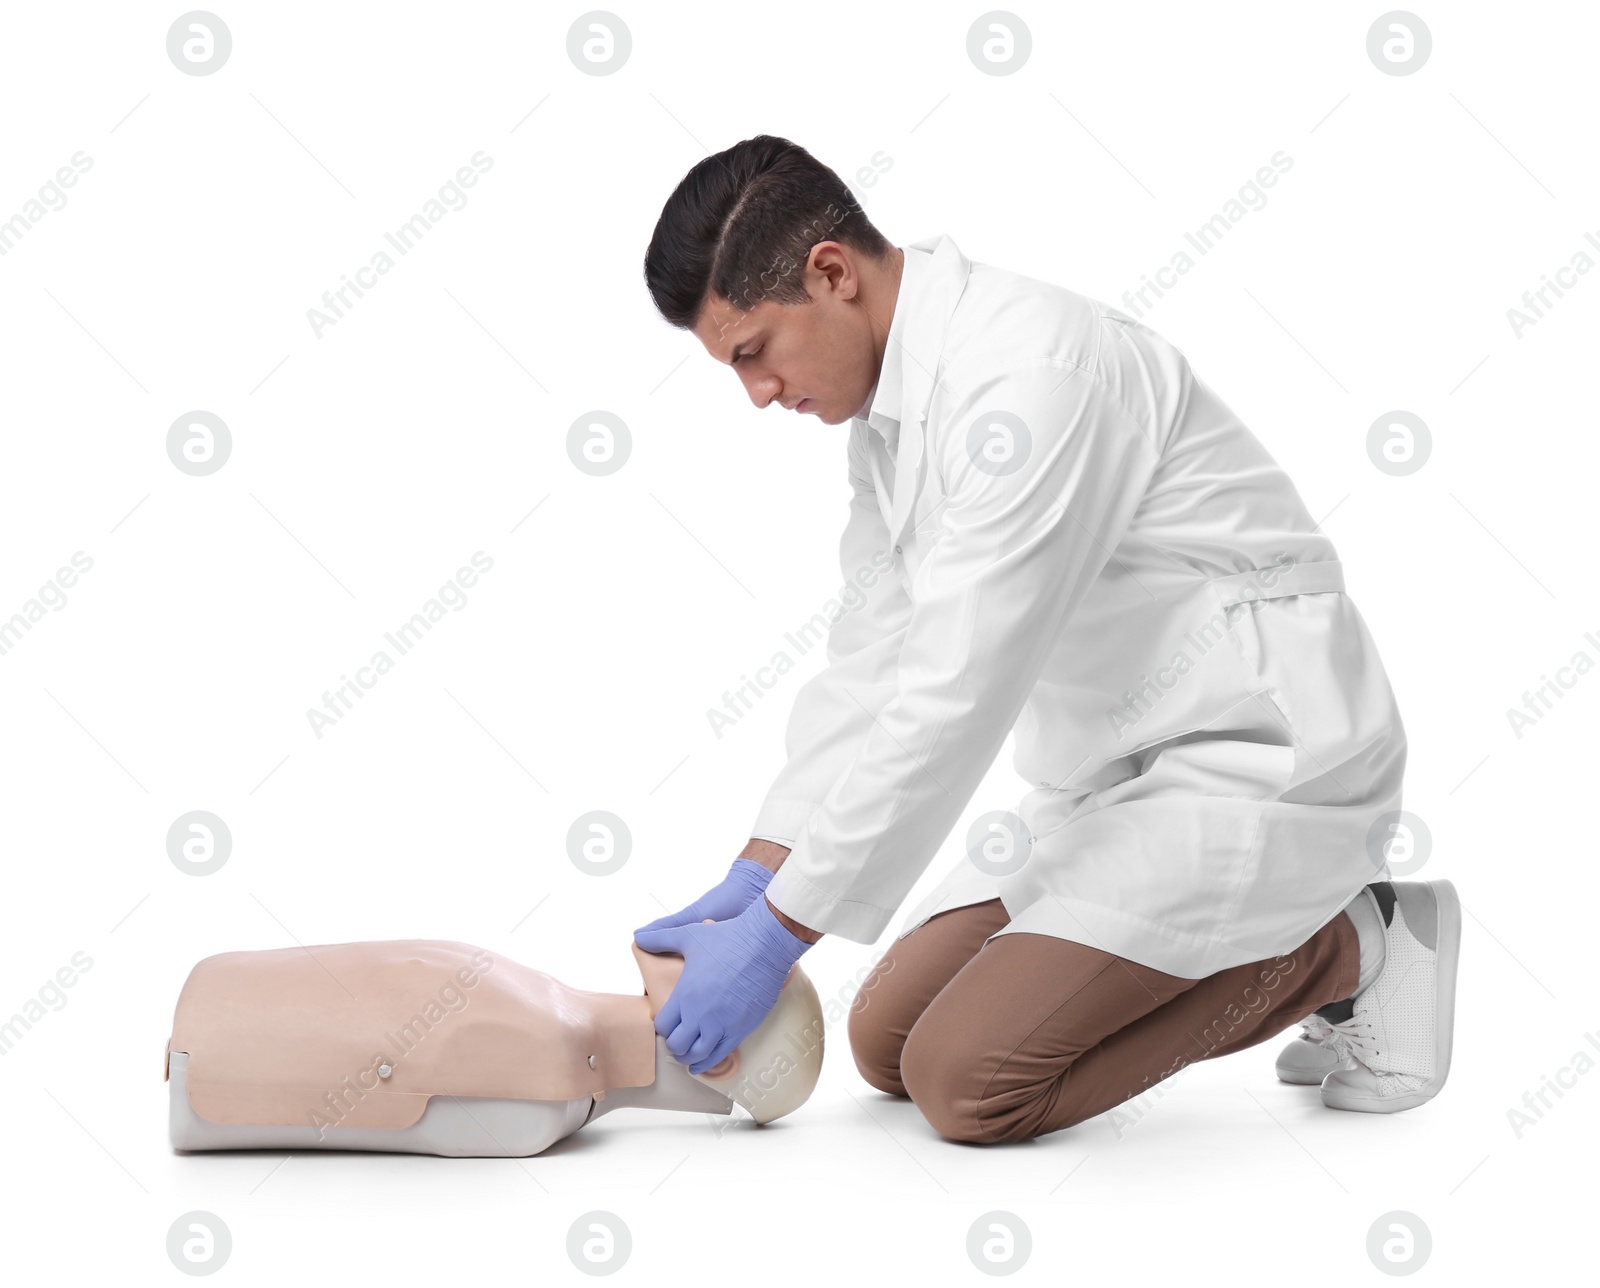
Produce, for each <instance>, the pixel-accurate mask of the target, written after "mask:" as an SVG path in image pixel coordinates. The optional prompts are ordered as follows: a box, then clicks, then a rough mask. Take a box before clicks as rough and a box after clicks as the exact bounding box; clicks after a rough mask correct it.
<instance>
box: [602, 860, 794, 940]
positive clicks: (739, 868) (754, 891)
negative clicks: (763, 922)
mask: <svg viewBox="0 0 1600 1288" xmlns="http://www.w3.org/2000/svg"><path fill="white" fill-rule="evenodd" d="M771 880H772V871H771V869H769V868H764V867H762V866H761V865H760V864H759V863H757V862H756V861H755V860H754V859H735V860H734V861H733V866H732V867H731V868H729V869H728V875H727V876H725V877H723V878H722V883H721V884H720V885H715V886H712V887H711V889H709V890H707V891H706V892H705V893H704V894H703V895H701V896H700V897H699V898H698V899H696V900H695V901H694V902H693V903H691V904H690V905H689V906H688V907H687V908H682V909H680V910H679V911H677V912H669V913H668V914H667V915H666V916H664V917H657V918H656V919H655V920H654V921H652V922H651V923H650V924H649V925H647V926H640V927H639V929H638V930H636V931H634V932H633V933H634V934H635V935H638V934H639V933H640V932H641V931H645V930H665V929H667V927H669V926H684V925H688V924H690V923H692V922H699V921H705V920H706V919H707V918H710V919H711V920H712V921H726V920H728V918H729V917H737V916H738V915H739V914H740V913H741V912H743V911H744V910H745V909H746V908H748V907H749V906H750V902H751V900H753V899H755V898H756V897H757V896H758V895H760V894H762V893H763V892H764V891H765V890H766V888H767V882H769V881H771ZM639 947H641V948H644V945H643V944H640V945H639ZM645 951H646V952H648V951H649V949H645Z"/></svg>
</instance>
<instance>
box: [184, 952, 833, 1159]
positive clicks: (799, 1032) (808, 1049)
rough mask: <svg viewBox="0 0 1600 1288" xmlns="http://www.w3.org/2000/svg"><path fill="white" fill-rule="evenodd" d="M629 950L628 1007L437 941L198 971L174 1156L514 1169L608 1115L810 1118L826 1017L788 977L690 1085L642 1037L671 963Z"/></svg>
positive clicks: (802, 984)
mask: <svg viewBox="0 0 1600 1288" xmlns="http://www.w3.org/2000/svg"><path fill="white" fill-rule="evenodd" d="M632 947H633V954H634V960H635V961H636V963H637V964H638V967H639V972H640V975H641V976H642V977H643V981H644V991H643V992H642V993H641V994H636V995H627V994H620V993H591V992H585V991H584V990H582V989H575V988H569V987H568V986H567V985H565V984H563V983H561V982H560V981H559V980H556V979H555V978H553V977H552V976H550V975H547V974H545V973H543V972H542V971H536V970H531V969H529V968H528V967H525V966H521V965H519V964H517V963H516V962H513V961H510V960H509V959H507V958H502V957H496V956H495V955H494V954H492V953H489V952H487V951H485V950H484V949H481V948H475V947H473V946H472V945H470V944H461V943H455V942H451V941H445V940H432V939H418V940H379V941H374V942H370V943H355V944H327V945H319V946H315V947H311V948H292V949H269V950H266V951H262V952H239V953H222V954H220V955H218V956H215V957H208V958H206V959H205V960H203V961H201V962H200V963H198V964H197V965H196V966H195V967H194V969H193V970H192V971H191V972H190V973H189V978H188V980H187V982H186V983H185V984H184V986H183V991H182V992H181V993H180V995H179V997H178V1005H177V1010H176V1013H175V1015H174V1017H173V1026H172V1037H171V1038H170V1039H169V1040H168V1043H167V1058H166V1067H165V1075H166V1078H167V1081H168V1111H169V1112H168V1131H169V1138H170V1140H171V1143H172V1146H173V1148H175V1149H178V1150H212V1149H288V1150H297V1151H298V1150H305V1149H354V1150H378V1151H386V1152H399V1153H417V1154H442V1155H448V1156H452V1157H526V1156H528V1155H532V1154H537V1153H540V1152H541V1151H543V1150H545V1149H547V1148H549V1147H550V1146H551V1145H553V1144H555V1143H556V1142H557V1141H559V1140H561V1139H563V1138H565V1137H567V1136H570V1135H571V1134H572V1133H573V1132H575V1131H577V1130H578V1129H579V1128H580V1127H582V1126H583V1125H584V1124H585V1123H588V1122H591V1121H593V1120H594V1119H595V1118H598V1117H600V1116H601V1115H603V1114H606V1113H610V1112H611V1111H612V1110H615V1109H625V1108H642V1109H675V1110H687V1111H697V1112H703V1113H722V1114H727V1113H731V1112H732V1109H733V1106H734V1105H735V1104H737V1105H739V1106H740V1107H741V1108H743V1109H744V1110H745V1111H746V1112H747V1113H749V1114H750V1116H751V1117H752V1118H754V1119H755V1121H756V1122H758V1123H767V1122H772V1121H773V1120H775V1119H777V1118H781V1117H783V1116H784V1115H785V1114H789V1113H793V1112H794V1110H796V1109H798V1108H799V1107H800V1106H801V1105H802V1104H804V1103H805V1102H806V1100H807V1099H808V1098H809V1097H810V1095H811V1092H812V1091H813V1089H814V1088H815V1087H816V1084H817V1078H818V1076H819V1075H820V1073H821V1071H822V1055H823V1019H822V1006H821V1003H820V1001H819V999H818V997H817V991H816V988H815V987H814V986H813V985H812V983H811V981H810V980H809V979H808V978H807V977H806V975H805V973H804V972H803V971H802V970H801V969H800V967H799V966H798V965H796V966H794V967H793V968H792V969H791V970H790V972H789V977H788V979H787V980H785V982H784V986H783V989H782V991H781V992H780V993H779V995H778V1001H777V1004H776V1005H775V1006H774V1007H773V1008H772V1010H771V1012H770V1013H769V1014H768V1015H767V1017H766V1019H765V1020H763V1021H762V1023H761V1024H760V1025H759V1026H758V1027H757V1028H756V1029H755V1031H754V1032H752V1033H751V1034H750V1035H749V1037H747V1038H746V1039H745V1040H744V1042H743V1043H741V1044H740V1046H739V1048H738V1049H737V1050H736V1051H735V1052H734V1053H733V1054H732V1055H731V1056H729V1057H728V1058H727V1059H726V1060H724V1061H723V1062H722V1063H721V1064H720V1065H718V1066H717V1067H716V1068H714V1069H711V1070H708V1071H707V1072H705V1073H703V1074H691V1073H690V1072H689V1070H688V1067H687V1066H686V1065H684V1064H682V1063H680V1062H679V1061H678V1060H677V1058H676V1057H675V1056H673V1055H672V1053H671V1052H670V1051H668V1050H667V1047H666V1042H665V1040H664V1039H662V1038H661V1037H659V1036H657V1034H656V1032H655V1025H654V1020H655V1016H656V1013H657V1012H658V1011H660V1009H661V1007H662V1005H664V1004H665V1002H666V999H667V997H668V996H669V995H670V994H671V992H672V989H673V987H674V986H675V985H676V984H677V982H678V978H679V976H680V975H681V974H682V972H683V958H682V957H680V956H678V955H677V954H675V953H662V954H654V953H647V952H645V951H644V950H643V949H641V948H640V947H639V946H638V945H637V944H633V945H632Z"/></svg>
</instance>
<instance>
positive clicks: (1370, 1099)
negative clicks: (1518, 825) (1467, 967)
mask: <svg viewBox="0 0 1600 1288" xmlns="http://www.w3.org/2000/svg"><path fill="white" fill-rule="evenodd" d="M1427 885H1428V887H1429V888H1430V889H1431V890H1432V891H1433V898H1434V903H1435V905H1436V907H1437V910H1438V930H1437V943H1436V945H1435V948H1434V962H1435V966H1434V1006H1435V1008H1436V1009H1435V1015H1436V1027H1435V1030H1434V1048H1433V1070H1434V1073H1433V1080H1432V1081H1431V1082H1429V1083H1428V1085H1427V1086H1426V1087H1424V1088H1423V1089H1422V1090H1421V1091H1413V1092H1410V1093H1408V1094H1406V1095H1404V1096H1392V1097H1388V1098H1382V1097H1378V1096H1360V1095H1356V1094H1354V1093H1352V1092H1349V1091H1346V1090H1344V1089H1343V1088H1341V1087H1338V1086H1333V1087H1329V1086H1326V1085H1325V1086H1324V1087H1323V1088H1322V1103H1323V1104H1325V1105H1327V1106H1328V1108H1329V1109H1354V1110H1357V1111H1360V1112H1362V1113H1369V1114H1397V1113H1400V1112H1401V1111H1402V1110H1406V1109H1415V1108H1416V1107H1417V1106H1418V1105H1422V1104H1426V1103H1427V1102H1428V1101H1430V1100H1432V1099H1433V1098H1434V1097H1435V1096H1437V1095H1438V1094H1439V1091H1440V1089H1441V1088H1442V1087H1443V1086H1444V1082H1445V1079H1446V1078H1448V1077H1449V1076H1450V1054H1451V1049H1452V1048H1453V1047H1454V1045H1455V1043H1454V1037H1455V1020H1456V970H1457V967H1458V966H1459V965H1460V963H1461V897H1460V896H1459V895H1458V894H1457V893H1456V888H1455V886H1454V885H1452V884H1451V883H1450V882H1449V881H1429V882H1427ZM1335 1072H1337V1070H1335Z"/></svg>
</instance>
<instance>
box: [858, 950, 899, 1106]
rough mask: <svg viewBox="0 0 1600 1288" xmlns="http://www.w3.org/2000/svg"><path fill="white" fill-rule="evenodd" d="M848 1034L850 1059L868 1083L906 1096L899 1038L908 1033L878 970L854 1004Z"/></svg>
mask: <svg viewBox="0 0 1600 1288" xmlns="http://www.w3.org/2000/svg"><path fill="white" fill-rule="evenodd" d="M880 965H881V963H880ZM846 1031H847V1032H848V1034H849V1037H850V1055H851V1058H853V1059H854V1060H855V1062H856V1069H857V1071H858V1072H859V1073H860V1074H861V1076H862V1078H863V1079H865V1080H866V1082H867V1084H868V1085H869V1086H871V1087H874V1088H876V1089H877V1090H879V1091H886V1092H888V1093H889V1094H890V1095H895V1096H903V1095H905V1094H906V1089H905V1086H904V1084H903V1083H902V1082H901V1080H900V1049H901V1046H902V1039H901V1038H900V1037H899V1036H898V1035H899V1034H902V1033H904V1032H905V1031H906V1026H905V1024H904V1023H902V1022H901V1017H899V1016H898V1015H897V1013H896V1008H895V1006H894V1001H893V993H892V991H891V988H890V986H889V983H888V981H887V979H886V978H883V977H880V975H879V972H878V969H877V968H874V970H873V972H872V974H870V975H868V976H867V979H866V980H865V981H864V982H863V984H862V986H861V989H860V991H859V992H858V993H857V994H856V997H855V1001H854V1002H853V1003H852V1004H851V1007H850V1016H849V1019H848V1020H847V1021H846Z"/></svg>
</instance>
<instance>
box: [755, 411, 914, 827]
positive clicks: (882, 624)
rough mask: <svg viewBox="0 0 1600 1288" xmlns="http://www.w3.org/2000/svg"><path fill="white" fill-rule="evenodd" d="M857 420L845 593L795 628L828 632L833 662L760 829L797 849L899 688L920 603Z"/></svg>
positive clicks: (805, 702) (842, 555)
mask: <svg viewBox="0 0 1600 1288" xmlns="http://www.w3.org/2000/svg"><path fill="white" fill-rule="evenodd" d="M870 432H873V431H871V430H869V429H868V427H867V426H866V424H865V422H863V421H855V422H852V425H851V433H850V439H849V449H848V460H849V475H850V487H851V495H850V513H849V517H848V519H847V520H846V522H845V529H844V535H843V536H842V537H841V538H840V541H839V565H840V569H841V571H842V572H843V575H844V587H843V589H842V593H841V595H840V597H839V598H838V599H837V600H835V601H834V602H833V604H832V605H830V606H829V609H828V610H827V611H826V613H825V614H824V615H819V616H818V617H814V618H813V619H812V621H811V622H810V623H808V624H807V626H804V627H801V628H799V629H798V630H797V631H791V632H790V635H791V637H793V638H796V639H799V640H800V642H801V643H805V642H807V640H808V639H810V638H814V636H808V635H807V631H808V630H810V631H813V632H817V633H820V632H822V631H823V630H824V629H825V630H826V641H827V649H826V656H827V659H828V665H827V667H826V668H825V669H824V670H822V671H820V672H818V673H817V674H816V675H814V676H813V677H812V678H811V679H809V680H807V681H806V683H805V684H803V685H802V686H801V687H800V689H799V691H798V692H797V693H796V695H795V702H794V707H793V709H792V710H791V712H790V714H789V722H788V724H787V726H786V727H785V731H784V750H785V753H786V760H785V763H784V766H783V769H782V771H781V772H780V773H779V774H778V777H777V779H776V781H775V782H774V783H773V784H772V787H771V788H770V790H769V791H768V792H767V795H766V798H765V800H763V802H762V804H761V808H760V811H759V812H758V814H757V816H756V821H755V824H754V826H752V827H751V829H750V835H751V836H753V837H761V838H763V839H766V840H772V841H777V842H779V843H780V844H782V845H788V846H792V845H793V844H794V838H795V837H796V836H797V835H799V833H800V829H801V828H802V827H804V826H805V823H806V820H807V819H809V818H810V817H811V815H812V814H813V813H814V812H815V811H816V810H817V809H818V807H819V806H821V804H822V800H823V797H824V796H826V795H827V792H828V789H829V787H831V786H832V785H833V783H834V780H835V779H837V778H838V777H839V775H840V774H842V773H843V772H844V771H845V769H846V768H847V767H848V766H849V764H850V761H851V760H852V759H853V758H854V756H855V753H856V748H857V747H858V746H859V745H860V744H861V742H862V740H863V739H864V738H865V737H866V734H867V730H868V729H869V728H871V727H872V722H873V719H874V718H875V717H876V716H877V714H878V712H879V711H880V710H882V708H883V706H884V704H885V703H887V702H888V701H889V700H890V699H891V698H892V697H893V696H894V694H895V691H896V690H895V672H896V666H897V663H898V660H899V656H900V642H901V641H902V640H903V639H904V638H905V629H906V624H907V622H909V621H910V618H911V601H910V600H909V598H907V596H906V593H905V590H904V589H903V588H902V587H901V585H900V581H899V578H898V577H897V576H896V574H895V568H894V560H893V556H892V555H891V553H890V545H889V529H888V525H887V524H885V523H884V521H883V515H882V512H881V511H880V509H879V506H878V494H877V491H876V489H875V488H874V487H873V485H872V471H871V468H870V466H869V465H868V463H867V458H866V452H865V444H864V443H863V442H862V437H863V435H864V434H866V433H870Z"/></svg>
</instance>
